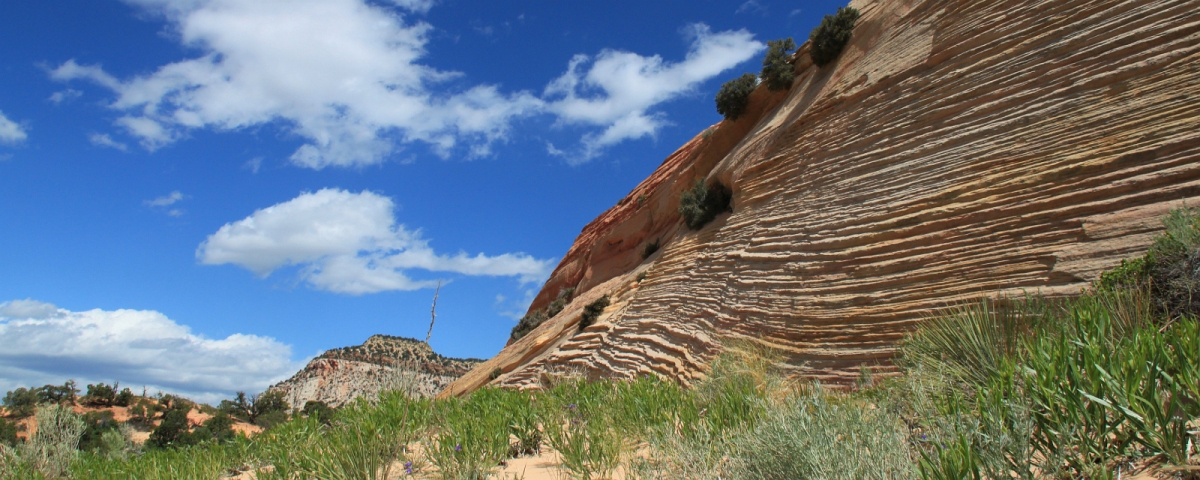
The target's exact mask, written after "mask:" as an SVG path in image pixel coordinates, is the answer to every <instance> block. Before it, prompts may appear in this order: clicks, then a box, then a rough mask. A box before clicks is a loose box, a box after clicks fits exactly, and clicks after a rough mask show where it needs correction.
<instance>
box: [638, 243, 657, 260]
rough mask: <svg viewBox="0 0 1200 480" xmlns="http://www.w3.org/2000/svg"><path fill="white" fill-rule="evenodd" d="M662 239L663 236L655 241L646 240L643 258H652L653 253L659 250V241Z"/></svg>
mask: <svg viewBox="0 0 1200 480" xmlns="http://www.w3.org/2000/svg"><path fill="white" fill-rule="evenodd" d="M660 241H662V239H661V238H660V239H656V240H654V241H653V242H646V246H644V247H642V260H645V259H647V258H650V256H651V255H654V252H657V251H658V243H659V242H660Z"/></svg>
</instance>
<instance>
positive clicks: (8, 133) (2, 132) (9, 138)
mask: <svg viewBox="0 0 1200 480" xmlns="http://www.w3.org/2000/svg"><path fill="white" fill-rule="evenodd" d="M25 136H26V135H25V129H24V128H21V126H20V125H18V124H17V122H14V121H12V120H9V119H8V117H6V116H4V112H0V143H17V142H20V141H21V140H25Z"/></svg>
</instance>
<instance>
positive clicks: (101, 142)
mask: <svg viewBox="0 0 1200 480" xmlns="http://www.w3.org/2000/svg"><path fill="white" fill-rule="evenodd" d="M88 140H90V141H91V142H92V145H95V146H97V147H108V148H115V149H117V150H120V151H122V152H126V151H129V146H127V145H125V144H124V143H121V142H118V141H116V140H113V139H112V137H110V136H108V134H106V133H93V134H91V135H88Z"/></svg>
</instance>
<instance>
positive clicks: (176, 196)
mask: <svg viewBox="0 0 1200 480" xmlns="http://www.w3.org/2000/svg"><path fill="white" fill-rule="evenodd" d="M183 198H184V195H183V192H180V191H179V190H176V191H174V192H171V193H169V194H167V195H164V196H161V197H158V198H156V199H154V200H146V205H149V206H151V207H165V206H167V205H172V204H174V203H176V202H178V201H180V200H183Z"/></svg>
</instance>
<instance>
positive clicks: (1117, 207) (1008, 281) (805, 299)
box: [444, 0, 1200, 395]
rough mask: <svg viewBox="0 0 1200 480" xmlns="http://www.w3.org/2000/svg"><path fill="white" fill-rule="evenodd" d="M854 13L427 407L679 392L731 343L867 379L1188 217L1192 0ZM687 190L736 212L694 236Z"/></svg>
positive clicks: (612, 226) (1199, 155) (943, 5)
mask: <svg viewBox="0 0 1200 480" xmlns="http://www.w3.org/2000/svg"><path fill="white" fill-rule="evenodd" d="M851 5H852V6H854V7H855V8H858V9H859V10H860V11H861V12H862V17H861V19H860V20H859V22H858V25H857V26H856V28H855V30H854V35H853V37H852V39H851V42H850V44H849V45H848V46H847V47H846V49H845V50H844V51H843V53H842V54H841V56H840V57H839V58H838V60H836V61H835V62H834V63H831V64H829V65H827V66H825V67H822V68H818V67H816V66H814V65H813V64H812V62H811V60H810V59H809V57H808V55H807V53H806V52H807V45H804V46H801V48H800V52H799V53H798V54H797V56H796V58H797V60H796V61H795V71H796V81H795V83H794V84H793V85H792V87H791V88H790V90H788V91H786V92H768V91H766V90H765V87H762V86H760V87H759V90H758V91H756V92H755V93H754V95H753V96H752V103H751V107H750V113H748V114H747V115H745V116H743V117H741V118H739V119H738V120H737V121H733V122H730V121H724V122H721V123H719V124H717V125H715V126H714V127H712V128H710V129H708V130H706V131H705V132H703V133H702V134H701V135H698V136H697V137H696V138H694V139H693V140H692V141H690V142H689V143H688V144H686V145H684V146H683V147H682V148H680V149H679V150H678V151H677V152H675V153H674V154H673V155H671V156H670V157H668V158H667V159H666V161H664V162H663V164H662V165H661V166H660V167H659V168H658V170H657V171H655V172H654V173H653V174H652V175H651V176H650V178H648V179H646V180H645V181H644V182H642V184H640V185H638V186H637V187H636V188H635V189H634V190H633V192H631V193H630V195H629V196H628V197H627V198H626V199H624V200H622V202H621V203H619V204H618V205H616V206H614V207H613V208H612V209H610V210H609V211H607V212H605V213H603V214H601V215H600V216H599V217H598V218H597V219H596V220H595V221H593V222H592V223H591V224H589V225H588V226H587V227H585V228H584V229H583V232H582V233H581V234H580V235H579V237H578V239H577V240H576V242H575V244H574V245H573V246H572V247H571V250H570V251H569V252H568V253H567V254H566V255H565V256H564V258H563V260H562V263H561V264H560V265H559V266H558V269H557V270H556V271H555V272H554V274H553V276H552V277H551V278H550V280H549V281H548V282H547V284H546V286H545V287H544V288H543V291H542V292H541V294H540V295H539V296H538V297H537V299H536V300H535V302H534V304H533V305H532V307H531V308H534V309H536V308H540V307H541V306H543V305H545V304H546V303H548V302H549V301H550V300H552V299H553V298H554V296H555V295H556V294H557V293H558V292H559V291H560V290H561V289H563V288H566V287H571V286H575V287H577V292H579V293H577V295H576V297H575V299H574V300H573V301H572V302H571V304H570V305H569V306H568V307H567V308H566V309H565V310H563V311H562V313H560V314H558V315H557V316H555V317H554V318H552V319H550V320H548V321H546V322H545V323H544V324H542V325H541V326H540V327H538V328H537V329H535V330H534V331H533V332H531V333H530V334H529V335H527V336H525V337H523V338H522V339H520V340H519V341H516V342H513V343H511V344H510V345H508V346H507V347H506V348H505V349H504V350H503V351H501V352H500V353H499V354H498V355H497V356H496V357H494V358H492V359H490V360H488V361H487V362H484V363H483V364H480V365H479V366H478V367H476V368H475V369H474V370H473V371H471V372H469V373H468V374H467V375H465V376H464V377H462V378H460V379H459V380H457V381H456V382H455V383H453V384H452V385H451V386H450V387H449V388H448V389H447V390H446V391H445V392H444V395H454V394H463V393H466V392H469V391H471V390H473V389H475V388H478V387H479V386H481V385H484V384H486V383H489V382H492V383H495V384H500V385H505V386H513V387H536V386H538V385H539V383H540V382H541V381H542V380H543V379H544V378H545V377H547V376H548V375H570V374H584V375H590V376H608V377H633V376H637V375H641V374H659V375H663V376H666V377H669V378H673V379H677V380H679V381H682V382H684V383H688V382H690V381H692V380H694V379H697V378H700V377H702V376H703V372H704V369H705V366H706V364H707V362H708V361H709V360H710V359H711V358H712V357H713V356H714V355H715V354H717V353H718V352H719V350H720V348H721V347H720V342H721V341H723V340H724V339H727V338H744V339H750V340H753V341H756V342H761V343H763V344H767V345H770V346H773V347H776V348H778V349H779V350H780V351H781V352H783V353H784V355H785V356H786V359H787V363H788V365H790V367H791V368H792V370H793V372H794V373H796V374H798V375H802V376H805V377H808V378H815V379H820V380H822V381H825V382H833V383H839V382H848V381H850V380H851V379H853V378H855V377H857V376H858V375H859V371H860V368H862V366H864V365H865V366H867V367H868V368H872V369H875V370H877V371H880V372H882V373H887V372H890V371H893V369H894V367H892V366H891V362H890V360H891V359H892V358H893V356H894V354H895V349H896V344H897V342H898V341H899V340H901V339H902V338H903V335H904V334H905V333H906V332H908V331H910V330H911V329H912V328H913V327H914V326H915V325H916V324H917V323H918V322H920V321H921V319H922V318H924V317H925V316H927V315H929V314H930V313H931V312H933V311H935V310H936V309H937V308H939V307H941V306H945V305H947V304H951V303H954V302H959V301H964V300H967V299H970V298H973V297H978V296H980V295H1000V294H1019V293H1021V292H1023V291H1029V292H1035V291H1038V292H1041V293H1042V294H1045V295H1051V296H1055V295H1069V294H1074V293H1078V292H1079V291H1080V289H1082V288H1085V287H1087V286H1088V285H1089V282H1090V281H1092V280H1094V279H1096V278H1097V277H1098V275H1099V274H1100V272H1101V271H1103V270H1105V269H1108V268H1112V267H1113V266H1114V265H1116V264H1118V263H1119V262H1120V260H1121V259H1123V258H1127V257H1130V256H1133V255H1136V254H1139V253H1140V252H1142V251H1143V250H1144V249H1145V248H1146V247H1147V246H1148V244H1149V243H1150V241H1151V238H1152V237H1153V235H1154V234H1155V233H1156V232H1157V231H1158V230H1159V229H1161V223H1160V221H1159V218H1160V217H1161V216H1162V215H1163V214H1164V213H1166V212H1167V211H1168V210H1169V209H1170V208H1172V207H1177V206H1180V205H1181V204H1183V203H1184V202H1185V201H1186V202H1188V203H1189V204H1191V205H1200V199H1197V197H1198V196H1200V1H1173V0H1160V1H1152V2H1147V1H1118V0H1060V1H1054V2H1045V1H1017V0H1008V1H920V0H879V1H866V0H854V1H853V2H852V3H851ZM696 179H705V180H706V181H709V182H712V181H714V180H719V181H721V182H723V183H724V184H725V185H727V186H729V187H730V188H731V189H732V190H733V192H734V196H733V212H732V213H729V214H724V215H721V216H719V217H718V218H717V219H716V220H714V221H713V222H712V223H710V224H709V225H707V226H705V227H704V228H703V229H701V230H698V231H690V230H688V229H687V228H686V227H684V226H683V225H682V222H681V221H680V219H679V215H678V213H677V211H676V209H677V208H678V202H679V194H680V192H681V191H682V190H683V189H685V188H688V187H690V186H691V184H692V183H693V182H694V181H695V180H696ZM655 239H661V244H662V247H661V249H660V250H659V251H658V252H657V253H655V254H653V255H651V256H650V257H649V258H647V259H645V260H643V259H642V257H641V253H642V249H643V247H644V245H645V243H646V242H648V241H654V240H655ZM641 274H644V275H645V276H644V279H643V280H642V281H640V282H639V281H638V277H639V276H640V275H641ZM605 294H607V295H609V296H610V298H611V299H612V304H611V305H610V306H609V307H608V308H607V309H606V310H605V311H604V313H603V314H602V315H601V317H600V319H599V320H598V321H597V322H596V323H595V324H593V325H591V326H589V327H587V328H586V329H583V330H582V331H580V330H579V328H578V326H577V324H578V320H579V317H580V313H581V311H582V308H583V306H584V305H586V304H588V303H590V302H591V301H593V300H595V299H596V298H599V297H600V296H602V295H605ZM497 368H499V369H500V370H501V371H502V372H503V374H502V375H500V376H499V377H498V378H495V379H492V378H490V377H493V376H494V373H493V374H489V372H493V371H494V370H495V369H497Z"/></svg>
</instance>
